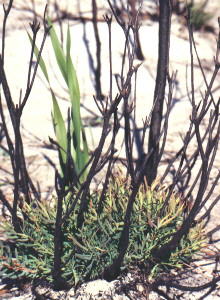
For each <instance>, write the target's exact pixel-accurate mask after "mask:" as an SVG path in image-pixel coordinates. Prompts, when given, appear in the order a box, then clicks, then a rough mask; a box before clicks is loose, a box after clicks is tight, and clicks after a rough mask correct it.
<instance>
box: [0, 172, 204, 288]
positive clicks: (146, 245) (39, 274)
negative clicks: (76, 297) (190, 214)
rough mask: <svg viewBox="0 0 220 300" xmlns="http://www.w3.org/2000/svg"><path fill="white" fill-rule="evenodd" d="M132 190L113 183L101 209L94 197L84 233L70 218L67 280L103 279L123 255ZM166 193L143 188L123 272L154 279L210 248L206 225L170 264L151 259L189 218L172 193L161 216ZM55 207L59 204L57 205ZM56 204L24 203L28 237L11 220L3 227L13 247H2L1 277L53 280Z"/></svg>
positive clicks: (66, 227) (65, 236)
mask: <svg viewBox="0 0 220 300" xmlns="http://www.w3.org/2000/svg"><path fill="white" fill-rule="evenodd" d="M130 190H131V189H130V186H129V184H128V183H126V181H125V180H124V179H121V178H118V179H114V180H112V181H111V182H110V184H109V188H108V191H107V194H106V197H105V200H104V203H102V205H101V206H100V203H99V199H100V198H99V196H100V193H99V192H96V193H93V194H92V195H91V198H90V205H89V207H88V210H87V212H86V215H85V222H84V224H83V226H82V228H81V229H78V228H77V225H76V216H77V212H78V209H79V208H76V210H75V212H74V213H73V214H72V215H71V217H70V219H69V220H68V223H67V224H64V230H63V245H64V249H63V256H62V265H63V268H62V272H63V274H62V276H63V278H64V279H65V280H66V281H67V282H69V283H70V284H72V285H76V284H77V283H80V282H82V281H87V280H90V279H94V278H97V277H101V276H102V273H103V271H104V269H105V268H106V266H108V265H110V264H111V263H112V262H113V260H114V258H115V257H116V256H117V254H118V242H119V238H120V235H121V231H122V229H123V224H124V222H123V220H124V215H125V211H126V207H127V199H128V196H129V193H130ZM166 195H167V191H166V189H165V188H163V187H161V188H159V189H156V188H155V185H152V187H151V188H147V190H146V189H145V188H144V186H143V185H142V186H141V187H140V190H139V192H138V195H137V197H136V200H135V204H134V211H133V214H132V219H131V227H130V243H129V247H128V251H127V253H126V256H125V259H124V263H123V266H122V269H123V270H125V269H127V270H128V269H129V268H130V267H132V266H139V267H140V268H144V269H145V271H146V270H148V271H149V270H150V271H149V275H150V277H156V276H157V275H158V273H159V272H160V271H162V270H164V269H167V268H181V267H183V265H184V264H185V263H186V262H188V261H189V260H190V259H191V257H192V255H193V254H194V253H196V252H198V251H199V250H200V249H201V247H203V245H204V244H205V236H204V232H203V229H202V226H201V224H198V225H196V226H195V227H193V228H191V230H190V232H189V234H188V235H187V236H185V237H184V238H182V241H181V243H180V245H179V247H178V248H177V249H175V251H174V252H173V253H172V255H171V257H170V258H169V260H167V261H161V262H158V261H157V262H156V261H155V260H154V258H153V256H152V254H151V252H152V250H153V249H154V248H155V247H157V246H158V245H160V246H161V245H163V244H164V243H166V242H167V241H169V239H170V238H171V235H172V233H174V232H176V230H177V229H178V228H179V227H180V225H181V224H182V222H183V219H184V214H185V205H184V204H183V203H182V202H181V199H180V198H179V197H178V195H176V194H172V195H171V197H170V200H169V205H168V206H167V207H166V209H165V211H164V213H163V214H162V215H160V212H161V208H162V206H163V203H164V200H165V198H166ZM54 203H55V201H54ZM54 203H48V202H45V203H41V204H39V203H35V204H32V205H28V204H25V209H24V208H23V211H25V212H26V217H25V218H23V220H22V222H23V232H22V233H20V234H19V233H16V232H15V231H14V229H13V226H12V225H11V223H10V222H9V221H4V222H3V223H2V227H4V228H3V229H4V231H5V232H6V233H7V239H8V241H10V243H11V247H9V246H8V241H7V246H5V245H4V243H3V244H2V245H1V248H0V249H1V250H0V251H1V253H0V254H1V257H2V260H1V263H0V269H1V276H2V277H11V278H16V277H19V278H20V277H22V276H23V277H28V278H31V279H34V278H44V279H46V280H49V281H52V274H51V270H52V268H53V250H54V249H53V247H54V244H53V236H54V229H55V216H56V205H55V204H54ZM100 208H101V209H100Z"/></svg>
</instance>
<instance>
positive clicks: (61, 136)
mask: <svg viewBox="0 0 220 300" xmlns="http://www.w3.org/2000/svg"><path fill="white" fill-rule="evenodd" d="M51 93H52V99H53V124H54V131H55V134H56V138H57V142H58V144H59V146H60V147H61V149H60V154H61V157H62V160H63V163H64V164H65V163H66V157H67V152H66V151H67V139H66V137H67V132H66V127H65V122H64V120H63V116H62V114H61V111H60V108H59V105H58V102H57V100H56V97H55V95H54V93H53V91H52V90H51Z"/></svg>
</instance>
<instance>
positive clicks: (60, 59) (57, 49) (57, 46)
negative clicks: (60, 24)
mask: <svg viewBox="0 0 220 300" xmlns="http://www.w3.org/2000/svg"><path fill="white" fill-rule="evenodd" d="M48 24H49V25H50V26H51V29H50V39H51V43H52V46H53V50H54V54H55V57H56V61H57V64H58V66H59V69H60V71H61V73H62V76H63V78H64V80H65V81H66V84H67V85H68V79H67V72H66V59H65V55H64V52H63V48H62V46H61V43H60V42H59V39H58V37H57V34H56V31H55V30H54V27H53V25H52V23H51V21H50V20H49V19H48Z"/></svg>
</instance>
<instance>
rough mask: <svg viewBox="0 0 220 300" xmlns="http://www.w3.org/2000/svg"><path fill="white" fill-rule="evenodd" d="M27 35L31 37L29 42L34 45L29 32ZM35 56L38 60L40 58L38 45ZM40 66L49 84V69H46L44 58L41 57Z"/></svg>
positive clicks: (35, 47) (35, 48)
mask: <svg viewBox="0 0 220 300" xmlns="http://www.w3.org/2000/svg"><path fill="white" fill-rule="evenodd" d="M27 34H28V37H29V40H30V42H31V44H33V39H32V37H31V36H30V34H29V33H28V32H27ZM34 54H35V56H36V58H38V56H39V49H38V48H37V46H36V45H35V46H34ZM39 66H40V68H41V71H42V72H43V74H44V76H45V78H46V79H47V82H48V83H50V81H49V76H48V73H47V67H46V64H45V62H44V60H43V58H42V56H41V57H40V61H39Z"/></svg>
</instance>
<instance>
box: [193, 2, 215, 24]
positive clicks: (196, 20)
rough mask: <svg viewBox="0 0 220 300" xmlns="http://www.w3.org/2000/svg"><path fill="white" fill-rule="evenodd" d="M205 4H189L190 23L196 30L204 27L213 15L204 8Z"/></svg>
mask: <svg viewBox="0 0 220 300" xmlns="http://www.w3.org/2000/svg"><path fill="white" fill-rule="evenodd" d="M203 6H204V5H201V4H197V5H189V12H190V24H191V25H193V28H194V29H195V30H200V29H202V28H203V27H204V26H205V25H206V24H207V22H208V21H209V20H211V19H212V17H213V15H212V14H211V13H208V12H206V11H205V10H204V7H203Z"/></svg>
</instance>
